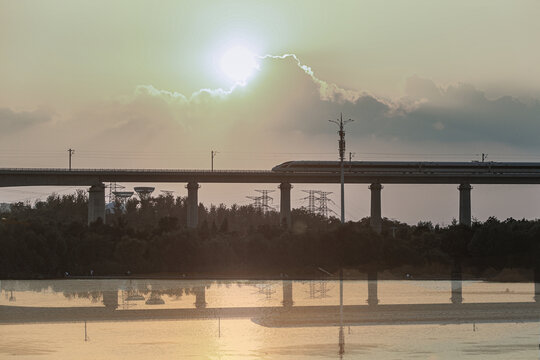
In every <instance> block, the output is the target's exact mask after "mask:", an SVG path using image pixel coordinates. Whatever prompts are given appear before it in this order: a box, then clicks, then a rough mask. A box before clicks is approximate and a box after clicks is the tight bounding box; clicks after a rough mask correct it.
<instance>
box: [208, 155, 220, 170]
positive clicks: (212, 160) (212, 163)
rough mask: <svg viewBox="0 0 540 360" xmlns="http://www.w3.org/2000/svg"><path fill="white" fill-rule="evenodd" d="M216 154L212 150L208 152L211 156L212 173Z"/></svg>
mask: <svg viewBox="0 0 540 360" xmlns="http://www.w3.org/2000/svg"><path fill="white" fill-rule="evenodd" d="M217 153H218V152H217V151H214V150H212V151H211V152H210V155H211V169H212V171H214V158H215V157H216V154H217Z"/></svg>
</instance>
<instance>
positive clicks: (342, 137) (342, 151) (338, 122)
mask: <svg viewBox="0 0 540 360" xmlns="http://www.w3.org/2000/svg"><path fill="white" fill-rule="evenodd" d="M328 121H330V122H332V123H334V124H336V125H337V126H339V131H338V135H339V161H340V167H341V223H342V224H344V223H345V171H344V169H343V162H344V160H345V130H344V129H343V127H344V126H345V124H347V123H349V122H351V121H354V120H352V119H349V120H345V121H343V113H341V114H340V115H339V119H337V120H328Z"/></svg>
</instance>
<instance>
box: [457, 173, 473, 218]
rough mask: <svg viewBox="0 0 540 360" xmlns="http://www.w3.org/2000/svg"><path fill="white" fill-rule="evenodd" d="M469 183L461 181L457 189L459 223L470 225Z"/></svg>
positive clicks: (470, 187)
mask: <svg viewBox="0 0 540 360" xmlns="http://www.w3.org/2000/svg"><path fill="white" fill-rule="evenodd" d="M471 189H472V186H471V184H467V183H463V184H460V185H459V186H458V190H459V223H460V224H461V225H467V226H471Z"/></svg>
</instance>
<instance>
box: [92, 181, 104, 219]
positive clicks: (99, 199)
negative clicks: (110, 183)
mask: <svg viewBox="0 0 540 360" xmlns="http://www.w3.org/2000/svg"><path fill="white" fill-rule="evenodd" d="M99 218H101V220H102V221H103V222H105V185H103V184H102V183H101V184H96V185H92V187H90V189H88V225H90V224H91V223H93V222H94V221H96V220H97V219H99Z"/></svg>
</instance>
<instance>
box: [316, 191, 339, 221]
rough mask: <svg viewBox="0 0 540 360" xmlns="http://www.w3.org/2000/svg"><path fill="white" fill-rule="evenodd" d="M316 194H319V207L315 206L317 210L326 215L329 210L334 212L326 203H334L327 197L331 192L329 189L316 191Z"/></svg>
mask: <svg viewBox="0 0 540 360" xmlns="http://www.w3.org/2000/svg"><path fill="white" fill-rule="evenodd" d="M317 194H319V198H318V200H319V207H318V208H317V212H318V213H319V214H320V215H322V216H324V217H328V213H329V212H334V211H333V210H332V209H329V208H328V203H329V202H330V203H332V204H335V203H334V201H333V200H332V199H329V198H328V195H330V194H332V192H331V191H317Z"/></svg>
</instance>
